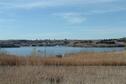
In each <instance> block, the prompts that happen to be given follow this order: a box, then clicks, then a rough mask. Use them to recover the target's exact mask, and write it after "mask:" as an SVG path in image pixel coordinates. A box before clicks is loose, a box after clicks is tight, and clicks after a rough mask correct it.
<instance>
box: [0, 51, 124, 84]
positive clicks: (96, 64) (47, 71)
mask: <svg viewBox="0 0 126 84" xmlns="http://www.w3.org/2000/svg"><path fill="white" fill-rule="evenodd" d="M125 65H126V52H125V51H124V52H104V53H84V52H82V53H78V54H69V55H65V56H64V57H62V58H60V57H41V56H28V57H20V56H14V55H7V54H0V84H126V80H125V78H126V74H125V73H126V66H125Z"/></svg>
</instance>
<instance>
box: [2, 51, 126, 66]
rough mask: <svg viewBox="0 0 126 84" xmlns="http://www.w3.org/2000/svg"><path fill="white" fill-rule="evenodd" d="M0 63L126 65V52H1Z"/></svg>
mask: <svg viewBox="0 0 126 84" xmlns="http://www.w3.org/2000/svg"><path fill="white" fill-rule="evenodd" d="M0 65H13V66H14V65H56V66H86V65H90V66H96V65H104V66H110V65H120V66H122V65H126V52H125V51H124V52H123V51H122V52H102V53H101V52H100V53H96V52H95V53H93V52H92V53H88V52H87V53H85V52H81V53H78V54H68V55H65V56H64V57H56V56H55V57H54V56H53V57H51V56H48V57H43V56H14V55H8V54H5V53H3V54H0Z"/></svg>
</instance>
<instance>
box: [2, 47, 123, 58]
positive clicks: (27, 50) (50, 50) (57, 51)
mask: <svg viewBox="0 0 126 84" xmlns="http://www.w3.org/2000/svg"><path fill="white" fill-rule="evenodd" d="M124 49H125V48H117V47H114V48H94V47H93V48H81V47H66V46H53V47H19V48H1V51H6V52H8V53H9V54H15V55H21V56H28V55H31V53H34V52H37V53H38V54H41V55H64V54H71V53H79V52H111V51H123V50H124Z"/></svg>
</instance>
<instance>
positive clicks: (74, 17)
mask: <svg viewBox="0 0 126 84" xmlns="http://www.w3.org/2000/svg"><path fill="white" fill-rule="evenodd" d="M53 15H55V16H58V17H61V18H63V19H64V20H66V21H67V22H68V23H70V24H81V23H83V22H84V21H86V17H84V16H83V15H81V14H80V13H70V12H69V13H55V14H53Z"/></svg>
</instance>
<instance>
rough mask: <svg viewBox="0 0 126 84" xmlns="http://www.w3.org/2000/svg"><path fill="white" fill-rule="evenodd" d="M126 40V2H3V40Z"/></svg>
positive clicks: (0, 32) (0, 29)
mask: <svg viewBox="0 0 126 84" xmlns="http://www.w3.org/2000/svg"><path fill="white" fill-rule="evenodd" d="M121 37H126V0H0V40H7V39H109V38H121Z"/></svg>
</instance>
